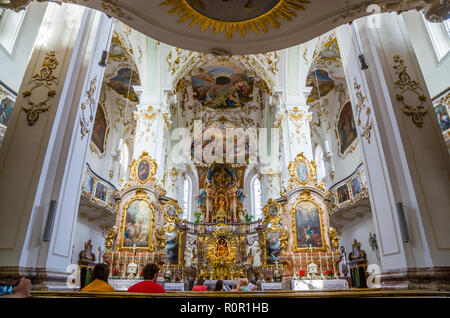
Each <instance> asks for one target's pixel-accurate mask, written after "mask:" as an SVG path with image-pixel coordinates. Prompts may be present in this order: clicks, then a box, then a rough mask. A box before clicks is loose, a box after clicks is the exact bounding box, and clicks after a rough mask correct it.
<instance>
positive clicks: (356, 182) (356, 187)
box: [352, 175, 362, 196]
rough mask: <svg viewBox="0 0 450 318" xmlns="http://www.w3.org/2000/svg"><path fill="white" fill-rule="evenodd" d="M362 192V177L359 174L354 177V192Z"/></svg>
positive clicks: (356, 193)
mask: <svg viewBox="0 0 450 318" xmlns="http://www.w3.org/2000/svg"><path fill="white" fill-rule="evenodd" d="M361 192H362V186H361V179H360V177H359V175H357V176H356V177H354V178H353V179H352V193H353V196H356V195H358V194H360V193H361Z"/></svg>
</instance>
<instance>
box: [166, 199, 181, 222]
mask: <svg viewBox="0 0 450 318" xmlns="http://www.w3.org/2000/svg"><path fill="white" fill-rule="evenodd" d="M169 206H174V207H175V209H176V211H177V213H176V214H175V215H174V216H170V215H169V214H167V208H168V207H169ZM163 210H164V221H165V222H166V223H173V222H180V221H181V220H180V217H179V216H180V214H181V208H180V205H179V204H178V201H177V200H174V199H170V200H169V201H167V202H166V203H165V204H164V205H163Z"/></svg>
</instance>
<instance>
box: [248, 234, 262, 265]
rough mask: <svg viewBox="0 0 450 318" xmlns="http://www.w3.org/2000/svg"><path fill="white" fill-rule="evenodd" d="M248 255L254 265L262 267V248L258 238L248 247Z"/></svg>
mask: <svg viewBox="0 0 450 318" xmlns="http://www.w3.org/2000/svg"><path fill="white" fill-rule="evenodd" d="M247 253H248V256H249V258H250V259H251V263H252V266H253V267H261V266H262V263H261V248H260V247H259V242H258V240H255V241H253V244H252V245H250V246H249V247H248V251H247Z"/></svg>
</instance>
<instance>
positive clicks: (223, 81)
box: [191, 62, 255, 109]
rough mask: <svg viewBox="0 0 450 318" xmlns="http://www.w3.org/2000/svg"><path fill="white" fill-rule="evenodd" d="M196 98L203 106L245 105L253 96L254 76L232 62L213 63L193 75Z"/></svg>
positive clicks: (218, 107) (220, 107)
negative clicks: (245, 72)
mask: <svg viewBox="0 0 450 318" xmlns="http://www.w3.org/2000/svg"><path fill="white" fill-rule="evenodd" d="M191 81H192V87H193V90H194V98H195V99H197V100H198V101H199V102H200V103H201V104H202V105H203V106H206V107H210V108H215V109H228V108H237V107H242V106H244V105H245V104H246V103H247V102H248V101H250V100H251V99H252V98H253V86H254V81H255V79H254V77H252V76H248V75H246V74H244V72H243V70H242V69H241V68H239V67H238V66H236V65H235V64H232V63H228V62H226V63H220V62H217V63H211V64H208V65H205V66H203V67H200V68H199V69H198V70H197V71H195V73H194V74H193V75H192V76H191Z"/></svg>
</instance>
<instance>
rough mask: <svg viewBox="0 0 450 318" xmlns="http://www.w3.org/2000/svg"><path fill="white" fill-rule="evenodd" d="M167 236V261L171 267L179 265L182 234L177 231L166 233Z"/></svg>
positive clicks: (165, 250) (165, 249)
mask: <svg viewBox="0 0 450 318" xmlns="http://www.w3.org/2000/svg"><path fill="white" fill-rule="evenodd" d="M165 235H166V247H165V248H164V252H165V253H166V257H167V260H168V261H169V264H170V265H177V264H178V256H179V254H180V253H179V252H180V250H179V249H180V240H179V237H180V234H179V233H178V232H177V231H173V232H165Z"/></svg>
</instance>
